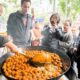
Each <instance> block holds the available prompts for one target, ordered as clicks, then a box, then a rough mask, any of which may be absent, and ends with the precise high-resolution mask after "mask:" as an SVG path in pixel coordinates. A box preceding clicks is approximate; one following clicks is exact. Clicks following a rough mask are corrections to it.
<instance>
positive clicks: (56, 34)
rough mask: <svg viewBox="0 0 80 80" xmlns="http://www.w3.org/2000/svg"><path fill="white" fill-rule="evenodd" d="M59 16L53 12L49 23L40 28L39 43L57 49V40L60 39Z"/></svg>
mask: <svg viewBox="0 0 80 80" xmlns="http://www.w3.org/2000/svg"><path fill="white" fill-rule="evenodd" d="M59 22H60V16H59V14H58V13H54V14H52V15H51V17H50V24H49V25H46V26H44V28H43V30H42V36H43V38H42V40H41V42H42V43H41V45H43V46H47V47H49V48H53V49H58V42H59V40H60V39H62V37H61V36H60V35H61V31H62V29H61V27H59Z"/></svg>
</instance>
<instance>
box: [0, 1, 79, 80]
mask: <svg viewBox="0 0 80 80" xmlns="http://www.w3.org/2000/svg"><path fill="white" fill-rule="evenodd" d="M2 6H3V5H2V4H1V5H0V7H2ZM30 9H31V1H30V0H21V10H18V11H17V12H15V13H11V14H10V16H9V18H8V21H7V36H8V37H7V38H11V39H12V42H10V41H9V40H8V39H6V38H5V37H3V36H0V47H3V46H7V47H8V48H10V50H11V51H13V52H19V49H18V48H26V47H27V46H45V47H46V46H47V47H49V48H53V49H58V50H60V51H62V52H64V53H66V54H67V55H68V56H69V57H70V59H71V62H72V63H71V66H72V67H73V63H74V61H76V63H77V68H78V77H79V78H80V69H79V68H80V62H79V61H80V57H79V56H80V54H79V53H80V51H79V49H80V31H79V27H78V26H76V25H74V26H73V25H72V22H71V20H69V19H66V20H65V21H64V22H63V23H62V24H63V25H61V26H60V25H59V23H60V21H61V20H60V16H59V14H58V13H52V15H51V17H50V21H49V24H46V25H44V26H43V27H42V28H41V27H40V26H39V24H38V22H37V21H35V19H34V15H33V16H31V15H30V14H29V11H30ZM0 11H1V10H0ZM0 16H1V14H0ZM33 21H34V24H33ZM0 24H1V22H0ZM72 67H71V68H72ZM70 70H71V69H70ZM70 70H69V71H70ZM73 72H74V73H75V71H74V70H73ZM68 73H69V72H67V74H66V75H68ZM70 75H71V74H70ZM70 75H69V76H70ZM69 76H68V77H69ZM76 76H77V74H76V75H75V77H76ZM63 80H64V79H63ZM70 80H77V79H75V78H73V77H70Z"/></svg>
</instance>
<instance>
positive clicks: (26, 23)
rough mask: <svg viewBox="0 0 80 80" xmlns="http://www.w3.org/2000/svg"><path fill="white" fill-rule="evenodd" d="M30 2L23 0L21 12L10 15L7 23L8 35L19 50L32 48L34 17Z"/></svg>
mask: <svg viewBox="0 0 80 80" xmlns="http://www.w3.org/2000/svg"><path fill="white" fill-rule="evenodd" d="M30 9H31V1H30V0H21V11H17V12H15V13H12V14H10V16H9V19H8V23H7V33H8V35H10V36H11V38H12V39H13V43H14V44H16V45H17V46H18V47H19V48H26V47H27V46H31V29H32V17H31V15H30V14H29V11H30Z"/></svg>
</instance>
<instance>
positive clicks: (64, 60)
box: [0, 46, 71, 80]
mask: <svg viewBox="0 0 80 80" xmlns="http://www.w3.org/2000/svg"><path fill="white" fill-rule="evenodd" d="M27 49H30V50H45V51H48V52H54V53H56V54H58V55H59V56H60V57H61V58H62V64H63V73H62V74H61V75H60V76H58V77H56V78H51V79H49V80H57V79H58V78H60V77H61V76H62V75H64V74H65V73H66V72H67V71H68V70H69V69H70V66H71V61H70V58H69V57H68V56H67V54H66V53H63V52H61V51H59V50H56V49H51V48H48V47H43V46H39V47H27ZM10 56H13V55H12V53H11V52H9V53H7V54H5V55H3V56H2V57H1V58H0V65H1V68H0V69H1V73H2V74H3V75H4V76H5V77H6V78H7V79H8V80H14V79H13V78H9V77H7V76H6V75H5V74H4V72H3V70H2V66H3V64H4V62H5V61H6V59H7V58H8V57H10ZM66 66H67V67H66Z"/></svg>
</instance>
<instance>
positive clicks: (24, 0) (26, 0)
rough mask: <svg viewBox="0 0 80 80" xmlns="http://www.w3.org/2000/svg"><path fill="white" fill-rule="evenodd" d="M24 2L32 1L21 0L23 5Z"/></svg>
mask: <svg viewBox="0 0 80 80" xmlns="http://www.w3.org/2000/svg"><path fill="white" fill-rule="evenodd" d="M24 2H30V3H31V0H21V5H23V3H24Z"/></svg>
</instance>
